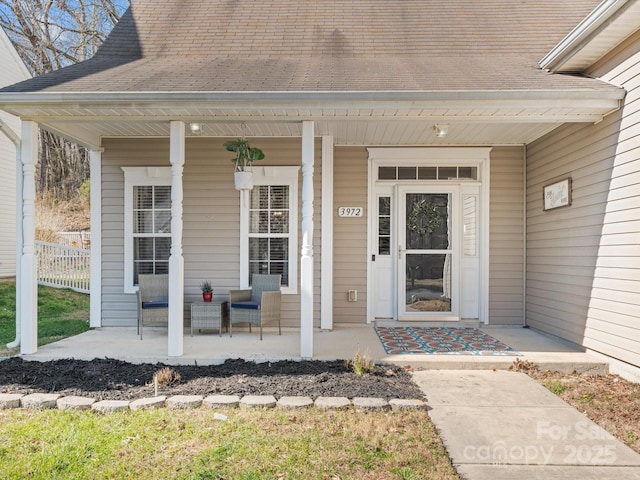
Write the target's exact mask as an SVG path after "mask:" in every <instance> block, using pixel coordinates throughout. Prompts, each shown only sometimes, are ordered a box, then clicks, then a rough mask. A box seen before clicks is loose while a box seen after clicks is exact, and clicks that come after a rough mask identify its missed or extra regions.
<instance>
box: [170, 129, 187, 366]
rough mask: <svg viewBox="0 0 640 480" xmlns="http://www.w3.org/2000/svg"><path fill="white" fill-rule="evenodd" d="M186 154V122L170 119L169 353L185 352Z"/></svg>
mask: <svg viewBox="0 0 640 480" xmlns="http://www.w3.org/2000/svg"><path fill="white" fill-rule="evenodd" d="M184 157H185V124H184V122H177V121H173V122H171V137H170V139H169V161H170V162H171V256H170V257H169V334H168V337H169V339H168V342H169V345H168V355H169V356H170V357H179V356H181V355H182V354H183V350H184V347H183V336H184V258H183V257H182V199H183V188H182V171H183V169H184Z"/></svg>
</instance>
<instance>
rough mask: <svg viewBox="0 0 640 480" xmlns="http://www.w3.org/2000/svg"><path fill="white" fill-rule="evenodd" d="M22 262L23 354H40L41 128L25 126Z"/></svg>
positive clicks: (28, 123)
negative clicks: (38, 194)
mask: <svg viewBox="0 0 640 480" xmlns="http://www.w3.org/2000/svg"><path fill="white" fill-rule="evenodd" d="M20 157H21V160H22V180H23V184H22V198H21V203H22V258H21V259H20V317H21V318H20V324H21V326H22V329H21V332H20V353H21V354H23V355H24V354H30V353H36V351H37V350H38V272H37V267H38V265H37V259H36V245H35V241H36V206H35V200H36V180H35V173H36V161H37V158H38V125H37V124H36V123H35V122H27V121H23V122H22V148H21V150H20Z"/></svg>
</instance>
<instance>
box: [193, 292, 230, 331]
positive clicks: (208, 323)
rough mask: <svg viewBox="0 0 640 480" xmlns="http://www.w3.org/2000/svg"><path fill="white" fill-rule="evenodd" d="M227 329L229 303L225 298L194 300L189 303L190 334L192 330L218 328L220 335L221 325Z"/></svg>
mask: <svg viewBox="0 0 640 480" xmlns="http://www.w3.org/2000/svg"><path fill="white" fill-rule="evenodd" d="M223 326H224V327H225V328H226V329H227V331H228V330H229V303H228V302H227V301H226V300H214V301H212V302H195V303H192V304H191V336H192V337H193V330H194V329H198V330H202V329H207V330H213V329H215V328H217V329H218V333H219V334H220V336H222V327H223Z"/></svg>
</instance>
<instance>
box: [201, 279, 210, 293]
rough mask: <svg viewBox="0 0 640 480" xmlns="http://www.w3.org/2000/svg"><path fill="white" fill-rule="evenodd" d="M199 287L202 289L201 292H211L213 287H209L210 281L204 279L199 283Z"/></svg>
mask: <svg viewBox="0 0 640 480" xmlns="http://www.w3.org/2000/svg"><path fill="white" fill-rule="evenodd" d="M200 289H201V290H202V293H211V292H213V288H212V287H211V282H209V281H207V280H205V281H204V282H202V283H201V284H200Z"/></svg>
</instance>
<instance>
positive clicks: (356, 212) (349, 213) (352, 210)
mask: <svg viewBox="0 0 640 480" xmlns="http://www.w3.org/2000/svg"><path fill="white" fill-rule="evenodd" d="M363 210H364V209H363V208H362V207H338V216H339V217H361V216H362V211H363Z"/></svg>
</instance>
